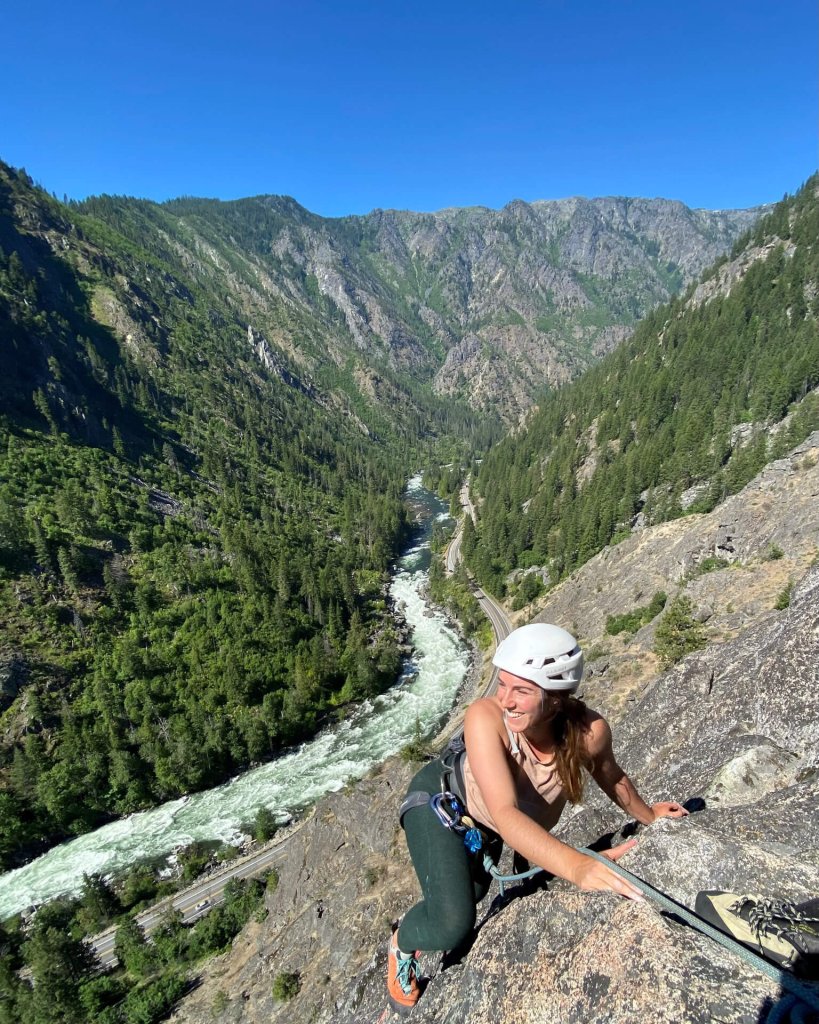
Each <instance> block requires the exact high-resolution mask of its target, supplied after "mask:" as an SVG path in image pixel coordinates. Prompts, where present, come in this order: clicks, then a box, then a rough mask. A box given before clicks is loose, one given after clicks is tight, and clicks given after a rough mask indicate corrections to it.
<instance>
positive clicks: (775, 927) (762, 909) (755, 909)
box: [729, 896, 819, 941]
mask: <svg viewBox="0 0 819 1024" xmlns="http://www.w3.org/2000/svg"><path fill="white" fill-rule="evenodd" d="M748 904H750V906H749V908H748V918H747V919H748V924H749V925H750V927H751V928H752V929H753V931H754V934H755V935H756V938H757V941H759V940H760V939H762V938H764V936H766V935H773V936H777V937H782V938H786V939H788V940H791V941H793V940H794V939H795V938H796V937H797V936H798V933H799V932H800V931H814V927H812V926H816V925H819V917H812V916H810V915H809V914H805V913H804V912H803V911H801V910H799V909H798V908H797V907H796V906H794V904H793V903H790V902H788V901H787V900H772V899H768V898H767V897H762V898H761V899H755V898H754V897H752V896H743V897H741V898H740V899H738V900H737V901H736V903H733V904H732V905H731V906H730V908H729V909H730V910H731V911H732V912H733V913H735V914H740V913H741V912H742V911H743V910H744V909H745V907H746V906H748Z"/></svg>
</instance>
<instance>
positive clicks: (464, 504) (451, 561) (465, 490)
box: [446, 477, 475, 576]
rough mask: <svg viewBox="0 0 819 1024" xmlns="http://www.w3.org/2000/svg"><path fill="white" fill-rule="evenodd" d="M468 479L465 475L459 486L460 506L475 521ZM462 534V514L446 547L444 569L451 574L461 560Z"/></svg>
mask: <svg viewBox="0 0 819 1024" xmlns="http://www.w3.org/2000/svg"><path fill="white" fill-rule="evenodd" d="M469 480H470V478H469V477H467V478H466V480H464V482H463V486H462V487H461V508H463V509H466V512H467V514H468V515H469V516H471V518H472V522H473V523H474V522H475V506H474V505H473V504H472V502H471V501H470V499H469ZM462 536H463V516H462V517H461V518H460V520H459V521H458V525H457V527H456V528H455V533H454V535H453V537H452V540H451V541H450V542H449V547H448V548H447V549H446V571H447V573H448V574H449V575H450V576H451V575H452V573H453V572H455V570H456V568H457V567H458V563H459V562H460V560H461V537H462Z"/></svg>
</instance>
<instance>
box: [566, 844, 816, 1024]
mask: <svg viewBox="0 0 819 1024" xmlns="http://www.w3.org/2000/svg"><path fill="white" fill-rule="evenodd" d="M581 852H582V853H585V854H588V856H590V857H594V858H595V859H596V860H599V861H602V862H603V863H604V864H605V865H606V867H609V868H611V869H612V871H615V872H616V873H617V874H618V875H620V876H621V877H622V878H626V879H628V881H629V882H631V884H632V885H633V886H635V887H636V888H637V889H639V890H640V892H642V893H644V894H645V895H646V896H648V898H649V899H651V900H652V901H653V902H654V903H657V904H659V906H661V907H662V908H663V909H664V910H667V911H669V912H670V913H672V914H674V915H675V916H676V917H679V918H681V919H682V920H683V921H684V922H685V923H686V924H688V925H691V927H692V928H696V929H697V931H699V932H702V934H703V935H707V936H708V937H709V938H710V939H713V940H714V942H718V943H719V944H720V945H721V946H724V947H725V949H728V950H730V951H731V952H732V953H734V954H735V955H736V956H738V957H739V958H740V959H741V960H743V961H744V962H745V963H746V964H748V965H749V966H751V967H753V968H754V969H755V970H757V971H761V972H762V974H765V975H767V976H768V977H769V978H770V979H771V980H772V981H775V982H777V983H778V984H779V985H781V986H782V988H784V989H787V990H788V992H790V993H791V994H792V995H794V996H796V997H798V998H799V999H800V1000H802V1002H804V1003H807V1004H808V1006H809V1007H811V1009H813V1010H819V988H817V987H816V986H813V985H810V984H808V983H807V982H804V981H802V980H801V979H799V978H796V977H794V976H793V975H792V974H790V973H789V972H788V971H784V970H782V968H781V967H777V966H776V965H775V964H772V963H769V962H768V961H767V960H765V959H764V958H763V957H761V956H760V955H759V954H758V953H755V952H754V951H753V950H752V949H748V947H747V946H743V945H742V943H740V942H737V941H736V940H735V939H732V938H731V937H730V935H726V934H725V933H724V932H721V931H720V930H719V929H718V928H714V927H713V925H710V924H709V923H708V922H707V921H703V919H702V918H701V917H699V915H697V914H693V913H692V912H691V911H690V910H689V909H688V907H684V906H683V905H682V904H681V903H677V902H676V901H675V900H672V899H671V898H670V897H669V896H666V894H665V893H664V892H660V890H659V889H655V888H654V886H653V885H649V884H648V882H644V881H643V879H642V878H638V877H637V875H633V874H632V873H631V872H630V871H628V870H627V869H626V868H624V867H622V866H621V865H620V864H618V863H617V862H616V861H613V860H609V858H608V857H604V856H603V855H602V854H601V853H597V852H596V851H595V850H589V849H588V848H587V847H584V848H583V850H582V851H581ZM776 1009H777V1011H779V1009H780V1007H777V1008H776ZM787 1019H788V1018H787V1017H782V1016H779V1015H778V1014H777V1016H776V1017H774V1016H773V1015H771V1016H769V1017H768V1024H776V1022H777V1021H782V1020H787ZM791 1020H793V1021H794V1022H796V1021H798V1020H799V1018H798V1017H796V1016H793V1011H791ZM805 1020H807V1018H805Z"/></svg>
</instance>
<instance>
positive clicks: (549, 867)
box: [464, 697, 642, 900]
mask: <svg viewBox="0 0 819 1024" xmlns="http://www.w3.org/2000/svg"><path fill="white" fill-rule="evenodd" d="M464 735H465V739H466V747H467V750H468V752H469V764H470V766H471V769H472V772H473V774H474V776H475V781H476V782H477V784H478V786H479V788H480V790H481V794H482V795H483V798H484V800H485V801H486V806H487V808H488V810H489V813H490V814H491V815H492V819H493V821H494V822H495V824H496V826H497V828H498V832H499V833H500V835H501V837H502V839H503V840H504V842H505V843H507V844H508V845H509V846H511V847H512V849H513V850H517V852H518V853H520V854H522V855H523V856H524V857H525V858H526V859H527V860H528V861H530V862H531V863H533V864H537V865H538V866H539V867H542V868H544V869H545V870H546V871H550V872H551V873H552V874H554V875H558V876H559V877H560V878H565V879H566V880H567V881H569V882H573V883H574V884H575V885H577V886H578V887H579V888H581V889H587V890H608V891H611V892H616V893H619V894H620V895H622V896H626V897H628V898H629V899H637V900H640V899H642V895H641V894H640V892H639V890H638V889H636V888H635V887H634V886H633V885H631V884H630V883H629V882H627V881H626V880H625V879H624V878H621V877H620V876H619V875H617V874H615V873H614V872H613V871H612V870H611V869H610V868H608V867H606V865H605V864H601V863H600V861H598V860H595V859H594V858H593V857H588V856H586V854H583V853H580V851H579V850H575V849H574V848H573V847H571V846H567V845H566V844H565V843H562V842H561V841H560V840H559V839H556V838H555V837H554V836H553V835H551V834H550V833H549V832H547V831H546V829H544V828H542V827H541V826H540V825H538V824H537V823H536V822H535V821H533V820H532V819H531V818H530V817H528V816H527V815H526V814H524V812H523V811H521V810H520V808H519V807H518V805H517V794H516V792H515V784H514V779H513V777H512V772H511V770H510V768H509V761H508V758H507V754H506V731H505V729H504V725H503V714H502V712H501V709H500V707H499V705H498V704H497V702H496V701H495V700H493V698H491V697H489V698H485V699H483V700H479V701H476V702H475V703H474V704H473V705H472V706H471V707H470V708H469V710H468V711H467V714H466V720H465V727H464ZM627 845H628V846H631V845H633V844H627ZM620 852H625V850H622V851H620Z"/></svg>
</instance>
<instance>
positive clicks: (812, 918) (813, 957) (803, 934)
mask: <svg viewBox="0 0 819 1024" xmlns="http://www.w3.org/2000/svg"><path fill="white" fill-rule="evenodd" d="M695 910H696V912H697V913H698V914H699V915H700V917H702V918H703V919H704V920H706V921H707V922H708V923H709V924H712V925H713V926H714V927H715V928H719V930H720V931H721V932H725V934H726V935H730V936H731V937H732V938H734V939H736V940H737V942H741V943H742V944H743V945H745V946H748V948H749V949H752V950H753V951H754V952H755V953H759V954H760V956H764V957H766V958H767V959H768V960H772V961H773V962H774V963H776V964H778V965H779V966H780V967H784V968H786V969H787V970H789V971H793V972H794V974H797V975H798V976H799V977H802V978H808V979H813V980H815V979H819V898H817V899H812V900H806V901H805V902H804V903H796V904H795V903H789V902H788V901H786V900H774V899H770V898H769V897H765V896H759V895H756V894H749V895H745V896H740V895H738V894H737V893H735V892H720V891H718V890H708V891H705V892H700V893H698V894H697V902H696V904H695Z"/></svg>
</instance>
